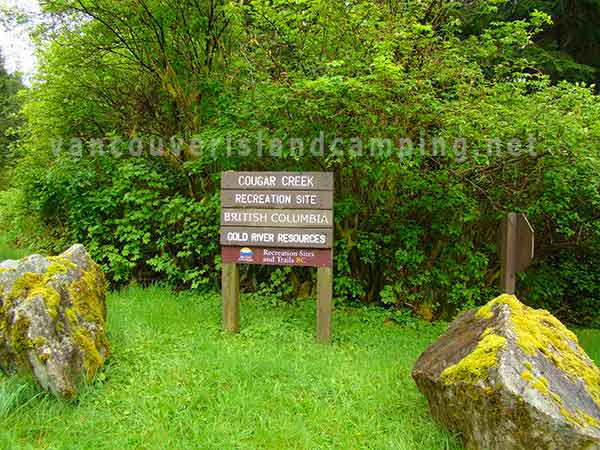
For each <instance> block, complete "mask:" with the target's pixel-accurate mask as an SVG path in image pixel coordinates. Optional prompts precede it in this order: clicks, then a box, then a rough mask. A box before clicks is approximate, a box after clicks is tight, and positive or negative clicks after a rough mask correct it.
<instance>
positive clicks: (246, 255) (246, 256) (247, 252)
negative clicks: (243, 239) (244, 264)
mask: <svg viewBox="0 0 600 450" xmlns="http://www.w3.org/2000/svg"><path fill="white" fill-rule="evenodd" d="M240 261H254V254H253V253H252V249H251V248H248V247H244V248H242V249H241V250H240Z"/></svg>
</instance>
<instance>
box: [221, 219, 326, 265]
mask: <svg viewBox="0 0 600 450" xmlns="http://www.w3.org/2000/svg"><path fill="white" fill-rule="evenodd" d="M221 245H225V246H230V245H237V246H243V247H247V246H256V245H262V246H265V247H292V248H331V247H333V230H331V229H323V230H319V229H313V228H310V229H309V228H303V229H301V230H299V229H296V228H266V227H221ZM282 265H285V264H282Z"/></svg>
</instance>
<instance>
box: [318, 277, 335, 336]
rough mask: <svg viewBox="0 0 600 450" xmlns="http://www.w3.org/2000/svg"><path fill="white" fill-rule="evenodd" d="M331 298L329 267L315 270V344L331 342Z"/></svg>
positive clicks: (331, 288) (331, 285)
mask: <svg viewBox="0 0 600 450" xmlns="http://www.w3.org/2000/svg"><path fill="white" fill-rule="evenodd" d="M332 296H333V271H332V268H331V267H319V268H318V270H317V342H318V343H319V344H329V343H330V342H331V310H332Z"/></svg>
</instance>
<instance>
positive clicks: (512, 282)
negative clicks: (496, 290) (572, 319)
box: [499, 213, 535, 294]
mask: <svg viewBox="0 0 600 450" xmlns="http://www.w3.org/2000/svg"><path fill="white" fill-rule="evenodd" d="M534 242H535V233H534V231H533V228H532V226H531V224H530V223H529V220H527V217H526V216H525V215H524V214H516V213H509V214H507V215H506V217H505V218H504V220H503V221H502V225H501V226H500V242H499V244H500V265H501V270H500V288H501V289H502V291H503V292H504V293H506V294H514V293H515V292H516V282H517V279H516V273H517V272H522V271H523V270H525V269H526V268H527V267H528V266H529V264H530V263H531V260H532V259H533V255H534Z"/></svg>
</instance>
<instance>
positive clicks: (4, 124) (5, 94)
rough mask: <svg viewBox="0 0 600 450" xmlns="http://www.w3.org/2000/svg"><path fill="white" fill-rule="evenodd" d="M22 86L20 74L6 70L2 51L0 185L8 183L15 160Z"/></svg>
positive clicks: (0, 61) (0, 74) (0, 59)
mask: <svg viewBox="0 0 600 450" xmlns="http://www.w3.org/2000/svg"><path fill="white" fill-rule="evenodd" d="M22 87H23V85H22V84H21V79H20V78H19V76H18V75H17V74H9V73H8V72H7V71H6V69H5V67H4V56H3V55H2V53H0V185H6V184H7V182H8V175H9V172H10V169H11V168H12V167H11V161H14V158H11V157H10V153H11V147H12V144H13V143H14V142H15V140H16V135H17V128H18V127H19V126H20V125H21V121H20V119H19V115H18V112H19V99H18V96H17V93H18V92H19V90H20V89H21V88H22Z"/></svg>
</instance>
